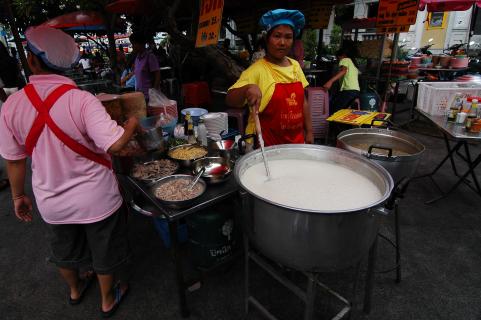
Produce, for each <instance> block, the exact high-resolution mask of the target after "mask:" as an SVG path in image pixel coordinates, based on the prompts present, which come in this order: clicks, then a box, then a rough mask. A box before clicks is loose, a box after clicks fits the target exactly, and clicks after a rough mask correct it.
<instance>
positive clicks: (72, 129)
mask: <svg viewBox="0 0 481 320" xmlns="http://www.w3.org/2000/svg"><path fill="white" fill-rule="evenodd" d="M25 36H26V38H27V48H28V56H27V60H28V64H29V67H30V70H31V71H32V73H33V75H32V76H31V77H30V79H29V84H28V85H27V86H25V88H24V89H22V90H21V91H19V92H17V93H15V94H13V95H11V96H10V97H9V98H8V99H7V101H6V102H5V104H4V105H3V107H2V110H1V114H0V136H1V137H2V139H1V140H0V154H1V156H2V157H3V158H5V159H6V160H7V172H8V176H9V180H10V184H11V191H12V198H13V203H14V209H15V214H16V216H17V217H18V218H19V219H20V220H22V221H25V222H29V221H31V220H32V213H31V212H32V202H31V200H30V198H29V197H28V196H27V195H25V192H24V183H25V174H26V170H27V161H26V159H27V157H29V156H30V157H31V159H32V187H33V191H34V195H35V200H36V203H37V207H38V210H39V212H40V215H41V216H42V219H43V220H44V221H45V222H46V223H47V224H48V226H49V229H50V233H51V234H50V246H51V249H52V257H51V261H53V262H54V263H55V264H56V265H57V267H58V268H59V270H60V274H61V275H62V277H63V278H64V279H65V281H66V282H67V284H68V286H69V287H70V294H69V296H68V298H69V299H68V301H69V302H70V304H72V305H73V304H78V303H80V302H81V300H82V298H83V295H84V293H85V291H86V289H87V288H88V287H89V284H90V283H91V279H92V274H91V276H90V277H89V276H87V277H86V278H84V279H80V277H79V269H80V268H85V267H91V268H93V271H94V272H95V273H96V274H97V278H98V280H99V284H100V291H101V297H102V304H101V311H102V316H104V317H109V316H111V315H113V313H114V312H115V310H116V309H117V307H118V306H119V304H120V302H121V300H122V297H123V296H124V295H125V293H127V290H128V285H127V284H126V283H122V284H120V283H119V284H118V285H115V286H114V276H113V274H114V271H116V270H117V269H118V268H119V267H121V266H122V265H124V264H125V263H126V262H127V261H128V259H129V256H130V248H129V244H128V242H127V235H126V228H127V225H126V207H125V204H123V201H122V197H121V195H120V192H119V187H118V184H117V180H116V176H115V174H114V172H113V171H112V169H111V162H110V160H111V158H110V156H109V153H112V152H117V151H119V150H121V149H122V148H123V147H124V146H125V145H126V143H127V142H128V141H129V140H130V138H131V137H132V135H133V133H134V132H135V130H136V128H137V126H138V120H137V119H136V118H131V119H129V120H128V121H127V123H126V124H125V126H124V128H122V127H120V126H118V125H117V123H116V122H115V121H113V120H112V119H111V118H110V116H109V115H108V114H107V112H106V111H105V109H104V107H103V106H102V104H101V103H100V101H99V100H98V99H97V98H95V97H94V96H93V95H91V94H90V93H88V92H86V91H82V90H79V89H78V88H77V87H76V85H75V83H74V82H73V81H72V80H70V79H69V78H66V77H64V76H61V75H59V74H60V73H61V71H64V70H67V69H69V68H71V67H72V66H75V65H76V64H77V61H78V58H79V51H78V48H77V45H76V44H75V41H74V40H73V39H72V37H70V36H69V35H67V34H66V33H64V32H62V31H60V30H56V29H52V28H49V27H41V26H40V27H35V28H30V29H29V30H27V32H26V34H25ZM59 44H61V45H59Z"/></svg>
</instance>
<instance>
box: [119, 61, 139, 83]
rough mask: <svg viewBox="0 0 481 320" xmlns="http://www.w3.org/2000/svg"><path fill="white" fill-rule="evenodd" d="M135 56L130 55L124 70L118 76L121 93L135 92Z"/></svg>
mask: <svg viewBox="0 0 481 320" xmlns="http://www.w3.org/2000/svg"><path fill="white" fill-rule="evenodd" d="M134 61H135V56H134V55H131V56H130V57H129V59H128V60H127V64H126V67H125V70H124V71H123V72H122V75H121V76H120V86H121V87H122V89H123V90H122V91H124V92H127V91H135V85H136V84H135V72H134V68H135V64H134Z"/></svg>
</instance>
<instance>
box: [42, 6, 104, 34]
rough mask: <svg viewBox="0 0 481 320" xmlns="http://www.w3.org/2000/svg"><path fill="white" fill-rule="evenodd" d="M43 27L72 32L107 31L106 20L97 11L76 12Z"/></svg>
mask: <svg viewBox="0 0 481 320" xmlns="http://www.w3.org/2000/svg"><path fill="white" fill-rule="evenodd" d="M42 25H44V26H49V27H52V28H56V29H65V30H70V31H94V30H105V20H104V18H103V17H102V15H101V14H100V13H98V12H95V11H75V12H70V13H67V14H63V15H61V16H58V17H55V18H53V19H50V20H48V21H46V22H44V23H43V24H42Z"/></svg>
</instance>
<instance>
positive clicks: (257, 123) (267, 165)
mask: <svg viewBox="0 0 481 320" xmlns="http://www.w3.org/2000/svg"><path fill="white" fill-rule="evenodd" d="M253 113H254V121H255V124H256V131H257V136H258V138H259V145H260V147H261V153H262V159H263V160H264V166H265V167H266V174H267V179H268V180H269V179H270V178H271V171H270V170H269V164H268V163H267V157H266V154H265V152H264V139H262V128H261V122H260V120H259V114H258V113H257V112H256V111H253Z"/></svg>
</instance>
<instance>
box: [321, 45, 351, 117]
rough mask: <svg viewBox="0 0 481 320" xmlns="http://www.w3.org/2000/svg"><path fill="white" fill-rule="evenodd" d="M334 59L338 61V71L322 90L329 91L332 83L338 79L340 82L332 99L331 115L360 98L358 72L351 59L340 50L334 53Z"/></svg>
mask: <svg viewBox="0 0 481 320" xmlns="http://www.w3.org/2000/svg"><path fill="white" fill-rule="evenodd" d="M336 57H337V59H338V60H339V68H340V70H339V72H338V73H337V74H336V75H335V76H334V77H332V78H331V79H329V81H327V82H326V83H325V84H324V86H323V87H324V89H326V90H329V89H331V87H332V85H333V83H334V82H336V81H337V80H339V79H340V80H341V89H340V90H339V92H338V93H337V94H336V96H335V97H334V99H333V102H332V104H331V107H330V112H329V113H330V114H333V113H334V112H336V111H338V110H340V109H347V108H349V107H350V105H351V104H352V102H353V101H354V100H355V99H356V98H359V96H360V89H359V80H358V75H359V70H358V69H357V67H356V65H355V64H354V62H353V61H352V59H351V58H349V56H348V52H347V50H345V49H340V50H339V51H337V52H336Z"/></svg>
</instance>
